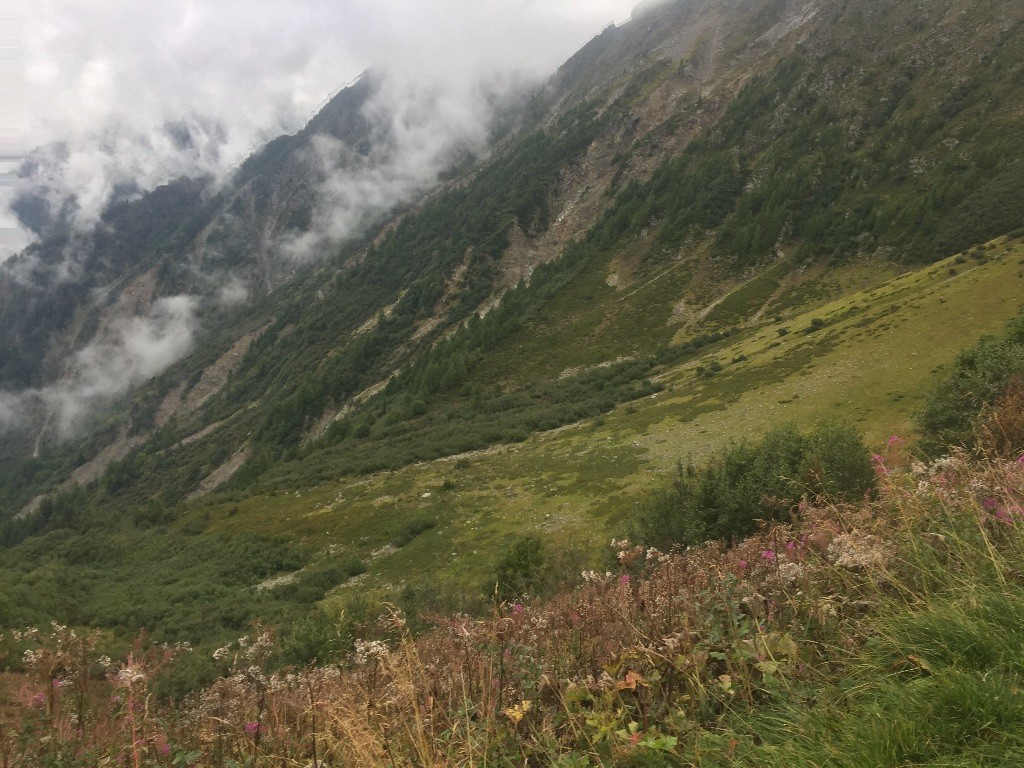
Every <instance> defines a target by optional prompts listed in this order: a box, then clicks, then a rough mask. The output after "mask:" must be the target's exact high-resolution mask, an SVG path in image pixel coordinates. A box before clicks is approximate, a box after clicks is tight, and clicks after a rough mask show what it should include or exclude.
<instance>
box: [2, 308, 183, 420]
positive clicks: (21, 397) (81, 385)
mask: <svg viewBox="0 0 1024 768" xmlns="http://www.w3.org/2000/svg"><path fill="white" fill-rule="evenodd" d="M196 309H197V301H196V299H194V298H192V297H189V296H174V297H170V298H165V299H160V300H159V301H157V302H155V303H154V305H153V308H152V310H151V311H150V312H149V314H148V315H146V316H145V317H135V318H130V319H125V320H122V321H121V322H120V323H118V324H117V325H116V326H115V327H114V328H113V329H112V330H111V332H110V333H109V334H107V336H106V337H105V338H104V339H102V340H98V341H95V342H93V343H92V344H90V345H88V346H87V347H85V348H84V349H82V350H80V351H79V352H78V353H77V354H76V355H75V356H74V358H73V360H72V361H71V371H70V373H69V375H68V376H67V377H65V378H64V379H63V380H62V381H60V382H59V383H57V384H54V385H52V386H48V387H42V388H40V389H30V390H24V391H21V392H17V393H8V392H0V431H2V430H6V429H11V428H19V427H23V426H26V424H25V422H26V420H27V419H28V418H29V417H30V415H31V414H33V413H38V412H39V411H40V410H42V411H43V412H44V413H45V414H46V415H47V418H48V419H49V421H50V424H49V426H51V427H52V428H53V429H54V430H55V431H56V432H57V434H59V435H60V436H62V437H69V436H71V435H73V434H75V433H76V432H77V431H78V430H79V429H80V428H81V427H82V426H83V425H84V423H85V421H86V419H87V417H88V415H89V414H90V413H92V412H93V410H94V409H95V408H97V407H98V406H100V405H102V404H104V403H106V402H109V401H110V400H112V399H113V398H116V397H118V396H120V395H123V394H125V393H126V392H128V391H129V390H130V389H131V388H132V387H134V386H136V385H138V384H140V383H142V382H144V381H146V380H147V379H150V378H152V377H153V376H156V375H157V374H159V373H160V372H162V371H164V370H165V369H166V368H167V367H168V366H170V365H172V364H173V363H175V362H177V361H178V360H180V359H181V358H183V357H184V356H185V355H186V354H188V352H189V350H190V349H191V348H192V341H193V337H194V334H195V331H196V327H197V322H196Z"/></svg>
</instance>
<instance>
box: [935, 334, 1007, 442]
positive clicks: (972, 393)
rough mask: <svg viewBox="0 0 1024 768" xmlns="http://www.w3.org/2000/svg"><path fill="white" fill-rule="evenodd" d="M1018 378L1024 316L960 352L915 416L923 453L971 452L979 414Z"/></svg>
mask: <svg viewBox="0 0 1024 768" xmlns="http://www.w3.org/2000/svg"><path fill="white" fill-rule="evenodd" d="M1016 377H1024V317H1020V318H1017V319H1015V320H1012V321H1011V322H1010V323H1009V325H1008V326H1007V328H1006V330H1005V331H1004V332H1003V333H1002V334H1001V335H999V336H984V337H982V339H981V340H980V341H979V342H978V343H977V344H976V345H974V346H973V347H971V348H970V349H968V350H965V351H964V352H961V353H960V355H959V356H958V357H957V359H956V361H955V362H954V363H953V368H952V371H951V372H950V373H949V375H947V376H946V377H945V378H943V379H942V380H941V381H940V382H939V383H938V384H937V385H936V387H935V389H934V390H933V391H932V393H931V396H930V397H929V398H928V401H927V402H926V403H925V405H924V407H923V408H922V409H921V412H920V414H919V415H918V425H919V427H920V429H921V441H920V447H921V450H922V451H923V452H924V453H925V454H926V455H928V456H936V455H939V454H941V453H943V452H945V451H946V450H948V449H949V448H950V447H951V446H964V447H969V448H970V447H973V445H974V431H975V427H976V426H977V424H978V420H979V417H980V415H981V411H982V409H983V408H984V407H985V406H986V405H990V404H992V403H994V402H995V401H996V399H997V398H998V397H999V396H1000V395H1002V394H1003V392H1005V391H1006V389H1007V387H1008V386H1009V385H1010V382H1011V381H1013V379H1014V378H1016Z"/></svg>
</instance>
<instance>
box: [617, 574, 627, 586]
mask: <svg viewBox="0 0 1024 768" xmlns="http://www.w3.org/2000/svg"><path fill="white" fill-rule="evenodd" d="M619 584H629V574H628V573H624V574H622V575H621V576H619Z"/></svg>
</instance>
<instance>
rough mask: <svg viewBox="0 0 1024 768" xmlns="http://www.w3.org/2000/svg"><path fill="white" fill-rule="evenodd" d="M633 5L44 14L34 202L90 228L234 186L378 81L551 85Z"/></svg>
mask: <svg viewBox="0 0 1024 768" xmlns="http://www.w3.org/2000/svg"><path fill="white" fill-rule="evenodd" d="M631 5H632V0H627V1H626V2H624V1H623V0H546V1H545V2H541V1H540V0H519V1H518V2H515V1H509V0H506V1H505V2H496V1H495V0H383V1H382V0H351V1H350V2H345V3H336V2H327V1H326V0H297V1H296V2H292V3H278V2H269V0H247V1H246V2H242V1H241V0H175V1H172V2H167V3H138V2H133V1H132V0H90V2H88V3H81V2H76V1H75V0H42V2H39V3H34V4H33V6H32V7H31V9H29V8H28V7H27V5H26V6H24V7H23V8H22V14H23V16H24V18H23V23H22V25H21V27H22V29H21V34H22V39H23V45H22V47H21V54H22V58H23V63H24V83H25V86H26V87H25V91H24V92H25V94H26V100H27V101H26V105H25V106H26V112H27V114H28V122H27V134H26V142H25V143H26V147H27V148H29V149H31V148H39V147H44V148H45V149H44V150H42V151H39V152H37V154H36V156H35V159H36V162H35V163H34V164H33V165H32V167H33V168H34V169H35V177H34V179H33V183H34V188H35V191H36V193H37V194H39V195H41V196H43V197H45V199H46V200H47V201H48V202H49V205H50V207H51V210H56V209H59V208H60V207H61V206H62V205H63V204H64V203H65V202H66V201H67V200H68V199H70V198H74V199H75V201H76V206H77V208H76V211H75V214H74V218H75V220H76V221H77V223H79V224H80V225H82V226H88V225H89V224H91V223H93V222H95V221H96V219H97V218H98V216H99V214H100V213H101V211H102V210H103V208H104V206H105V205H106V204H107V203H108V202H109V201H110V200H111V199H112V198H113V197H114V196H115V195H123V194H126V193H131V192H132V191H134V190H141V191H145V190H149V189H152V188H154V187H155V186H157V185H159V184H161V183H164V182H166V181H168V180H170V179H171V178H174V177H176V176H181V175H195V174H200V173H210V174H214V175H221V174H223V173H224V172H225V171H226V170H228V169H230V168H231V167H233V166H234V165H235V164H237V163H238V162H239V161H240V160H241V159H242V158H244V157H245V156H246V155H247V154H248V153H249V152H250V151H251V150H252V149H254V148H255V147H258V146H260V145H261V144H263V143H264V142H265V141H267V140H269V139H270V138H273V137H274V136H277V135H280V134H282V133H287V132H293V131H295V130H297V129H298V128H299V127H301V126H302V125H303V124H304V123H305V122H306V120H307V119H308V118H309V117H310V116H311V115H312V114H313V113H315V111H316V110H317V109H318V107H320V106H322V104H323V101H324V99H325V97H326V96H327V95H328V94H329V93H331V92H332V91H334V90H335V89H336V88H337V86H339V85H340V84H342V83H344V82H347V81H350V80H352V79H353V78H354V77H355V76H356V75H358V73H359V72H361V71H363V70H365V69H366V68H368V67H373V68H374V69H375V70H378V71H380V72H382V73H384V74H386V75H387V76H388V77H389V78H391V79H392V81H394V82H396V83H398V84H399V85H398V86H396V87H397V88H404V89H405V90H406V92H411V89H410V87H409V85H410V84H417V85H419V86H426V87H428V88H429V89H430V90H431V91H432V92H433V93H440V94H442V96H441V99H442V103H444V104H453V103H461V104H468V103H471V100H472V98H473V90H474V89H476V88H478V86H479V83H480V82H482V81H489V80H494V79H501V78H504V77H508V76H509V74H510V73H518V74H519V75H520V76H525V77H540V76H543V75H544V74H547V73H548V72H550V71H552V70H553V69H554V68H555V67H556V66H557V65H558V64H559V63H560V62H561V61H562V60H564V59H565V58H567V57H568V56H569V55H570V54H571V53H572V52H573V51H574V50H575V49H576V48H578V47H579V46H580V45H582V43H584V42H585V41H586V40H587V39H588V38H589V37H590V36H591V35H593V34H595V33H596V32H598V31H600V29H601V27H602V26H603V25H605V24H606V23H608V22H610V21H613V20H621V19H624V18H626V17H628V15H629V9H630V6H631ZM475 117H476V115H473V116H471V117H470V119H473V118H475ZM472 132H473V126H470V127H469V133H472ZM8 239H9V240H10V241H11V242H12V243H15V244H18V245H20V244H22V243H23V239H22V238H19V237H17V236H15V235H14V234H12V235H11V236H10V237H9V238H8ZM8 253H9V251H8ZM2 258H3V244H2V243H0V260H2Z"/></svg>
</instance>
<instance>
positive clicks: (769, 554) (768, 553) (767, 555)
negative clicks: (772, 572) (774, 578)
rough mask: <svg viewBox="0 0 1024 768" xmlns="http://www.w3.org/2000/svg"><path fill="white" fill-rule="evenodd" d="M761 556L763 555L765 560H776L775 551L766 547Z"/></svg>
mask: <svg viewBox="0 0 1024 768" xmlns="http://www.w3.org/2000/svg"><path fill="white" fill-rule="evenodd" d="M761 557H763V558H764V559H765V560H774V559H775V551H774V550H771V549H766V550H765V551H764V552H762V553H761Z"/></svg>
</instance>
